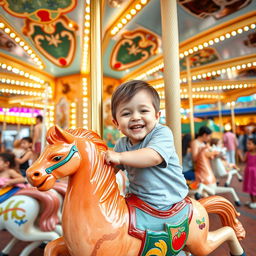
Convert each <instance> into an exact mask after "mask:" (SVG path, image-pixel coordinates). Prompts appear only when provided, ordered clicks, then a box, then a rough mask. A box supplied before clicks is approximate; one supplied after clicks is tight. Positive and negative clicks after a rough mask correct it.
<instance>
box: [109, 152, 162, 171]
mask: <svg viewBox="0 0 256 256" xmlns="http://www.w3.org/2000/svg"><path fill="white" fill-rule="evenodd" d="M105 160H106V162H107V164H113V165H120V164H122V165H128V166H131V167H135V168H146V167H151V166H155V165H159V164H161V163H162V162H163V161H164V159H163V158H162V157H161V156H160V154H158V153H157V152H156V151H155V150H154V149H151V148H142V149H138V150H134V151H127V152H121V153H119V152H114V151H110V150H108V151H107V152H106V155H105Z"/></svg>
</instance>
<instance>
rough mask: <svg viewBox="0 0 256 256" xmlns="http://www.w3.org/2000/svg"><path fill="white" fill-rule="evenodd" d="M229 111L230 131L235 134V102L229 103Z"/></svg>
mask: <svg viewBox="0 0 256 256" xmlns="http://www.w3.org/2000/svg"><path fill="white" fill-rule="evenodd" d="M230 111H231V123H232V130H233V133H234V134H236V120H235V102H234V101H232V102H231V103H230Z"/></svg>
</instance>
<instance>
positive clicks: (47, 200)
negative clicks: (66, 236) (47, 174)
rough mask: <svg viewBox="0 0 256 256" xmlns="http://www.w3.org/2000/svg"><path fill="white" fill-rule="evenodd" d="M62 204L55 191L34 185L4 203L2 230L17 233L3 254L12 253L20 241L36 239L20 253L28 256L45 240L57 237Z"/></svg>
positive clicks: (0, 218)
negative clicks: (59, 212)
mask: <svg viewBox="0 0 256 256" xmlns="http://www.w3.org/2000/svg"><path fill="white" fill-rule="evenodd" d="M59 207H60V202H59V199H58V197H57V196H56V194H55V193H53V192H51V191H48V192H47V193H45V192H40V191H38V190H36V189H34V188H24V189H22V190H20V191H18V192H17V193H16V194H15V195H12V196H11V197H9V198H8V199H6V200H5V201H3V202H2V203H0V230H3V229H6V230H7V231H8V232H9V233H10V234H11V235H12V236H13V238H12V240H11V241H10V242H9V243H8V244H7V245H6V246H5V248H4V249H3V250H2V252H1V253H2V255H8V253H9V252H10V251H11V249H12V248H13V246H15V244H16V243H17V242H18V241H19V240H21V241H33V242H32V243H30V244H29V245H28V246H26V247H25V248H24V249H23V250H22V252H21V253H20V256H27V255H29V254H30V252H32V251H33V250H34V249H35V248H36V247H38V246H39V245H40V244H41V243H42V242H43V241H51V240H54V239H57V238H58V237H59V236H60V235H61V233H59V232H60V229H59V228H57V224H58V222H59V218H58V216H57V214H58V211H59Z"/></svg>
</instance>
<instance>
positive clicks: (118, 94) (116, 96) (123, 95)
mask: <svg viewBox="0 0 256 256" xmlns="http://www.w3.org/2000/svg"><path fill="white" fill-rule="evenodd" d="M141 90H146V91H147V92H148V93H149V94H150V95H151V97H152V104H153V106H154V109H155V111H156V113H158V112H159V110H160V97H159V95H158V93H157V91H156V90H155V89H154V88H153V87H152V86H150V85H149V84H148V83H146V82H144V81H141V80H132V81H128V82H126V83H123V84H121V85H119V86H118V87H117V89H116V90H115V91H114V93H113V95H112V98H111V112H112V116H113V118H114V120H116V109H117V106H118V105H119V104H120V103H125V102H127V101H129V100H130V99H131V98H132V97H133V96H134V95H135V94H136V93H138V92H139V91H141Z"/></svg>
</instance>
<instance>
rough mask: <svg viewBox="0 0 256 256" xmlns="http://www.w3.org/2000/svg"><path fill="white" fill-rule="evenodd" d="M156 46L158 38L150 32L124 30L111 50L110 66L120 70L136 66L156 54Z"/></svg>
mask: <svg viewBox="0 0 256 256" xmlns="http://www.w3.org/2000/svg"><path fill="white" fill-rule="evenodd" d="M158 46H159V43H158V38H157V36H156V35H154V34H153V33H152V32H149V31H146V30H142V29H138V30H135V31H132V32H125V33H123V34H122V36H121V39H120V40H119V41H118V42H117V44H116V45H115V47H114V49H113V51H112V55H111V60H110V62H111V68H112V69H114V70H117V71H121V70H125V69H128V68H132V67H134V66H137V65H139V64H141V63H142V62H144V61H145V60H147V59H149V58H150V57H151V56H153V55H155V54H157V50H158Z"/></svg>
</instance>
